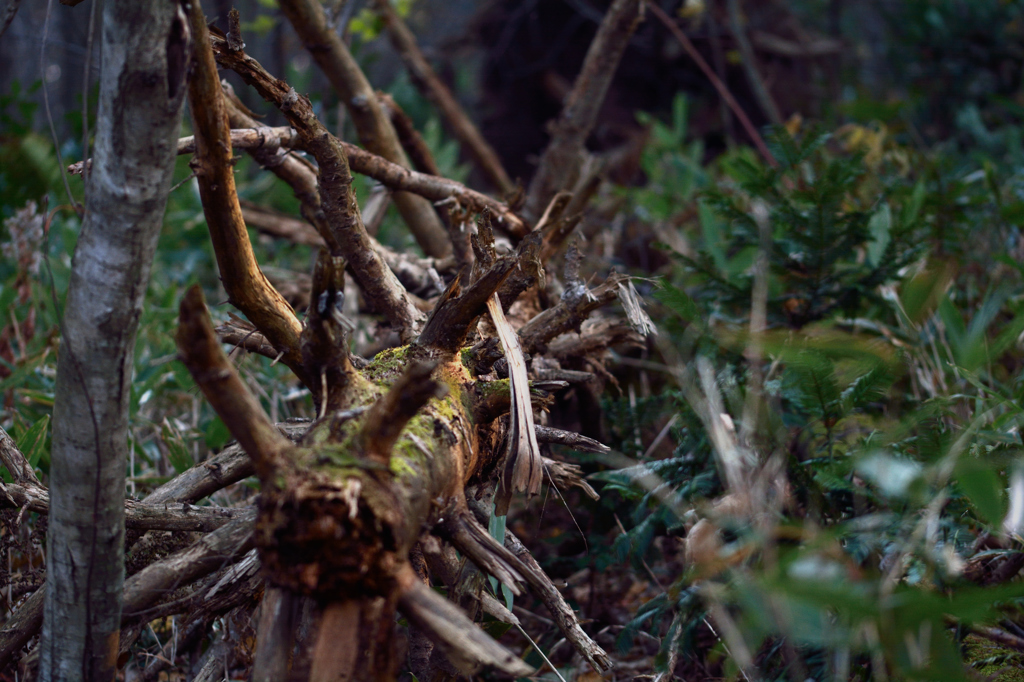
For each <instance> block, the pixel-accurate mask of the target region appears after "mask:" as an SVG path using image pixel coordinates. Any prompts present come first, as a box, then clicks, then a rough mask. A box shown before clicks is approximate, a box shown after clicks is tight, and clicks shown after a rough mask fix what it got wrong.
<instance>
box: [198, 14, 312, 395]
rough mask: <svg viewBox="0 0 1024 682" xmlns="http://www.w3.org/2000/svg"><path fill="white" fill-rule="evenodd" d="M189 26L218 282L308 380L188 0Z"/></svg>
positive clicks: (205, 35)
mask: <svg viewBox="0 0 1024 682" xmlns="http://www.w3.org/2000/svg"><path fill="white" fill-rule="evenodd" d="M192 30H193V33H194V34H195V38H196V58H195V67H194V69H193V72H192V75H191V77H190V78H189V110H190V111H191V112H192V123H193V129H194V131H195V133H196V157H195V158H194V159H193V165H194V167H195V169H196V172H197V179H198V181H199V193H200V196H201V197H202V202H203V211H204V213H205V214H206V222H207V224H208V225H209V228H210V238H211V240H212V241H213V249H214V252H215V253H216V256H217V265H218V267H219V268H220V275H221V282H223V284H224V289H225V290H226V291H227V293H228V298H229V300H230V301H231V303H232V304H233V305H234V306H235V307H236V308H238V309H239V310H241V311H242V312H243V313H245V315H246V317H248V318H249V320H250V321H251V322H252V323H253V324H255V325H256V327H257V329H259V330H260V331H261V332H263V334H264V336H266V337H267V339H268V340H269V341H270V342H271V343H272V344H273V345H274V346H275V347H276V348H277V349H278V351H279V352H282V353H283V355H282V357H281V360H282V362H284V364H285V365H287V366H288V367H289V368H290V369H292V371H294V372H295V374H296V375H298V376H299V378H300V379H302V381H303V383H304V384H306V385H307V386H312V383H311V382H312V380H313V378H312V377H307V376H306V375H305V372H304V371H303V367H302V354H301V352H300V347H299V334H300V333H301V332H302V326H301V324H300V323H299V320H298V318H296V317H295V313H294V312H293V311H292V309H291V306H289V305H288V303H287V301H285V300H284V298H283V297H282V296H281V294H280V293H278V291H277V290H276V289H274V287H273V286H271V284H270V282H268V281H267V278H266V277H265V276H264V275H263V272H262V271H261V270H260V268H259V264H257V262H256V257H255V255H254V254H253V251H252V244H251V243H250V242H249V233H248V231H247V230H246V229H245V221H244V220H243V219H242V209H241V207H240V206H239V204H238V194H237V192H236V191H235V176H234V170H233V165H234V162H233V160H232V157H231V136H230V129H229V128H228V121H227V112H226V109H225V106H224V96H223V94H222V92H221V87H220V80H219V79H218V77H217V64H216V62H215V61H214V59H213V53H212V52H211V50H210V47H209V45H210V40H209V30H208V28H207V25H206V19H205V18H204V17H203V11H202V7H201V6H200V4H199V3H198V2H196V3H193V4H192Z"/></svg>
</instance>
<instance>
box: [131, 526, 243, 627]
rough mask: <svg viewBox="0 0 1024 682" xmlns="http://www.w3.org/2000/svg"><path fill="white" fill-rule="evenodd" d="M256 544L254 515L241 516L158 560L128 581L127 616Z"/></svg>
mask: <svg viewBox="0 0 1024 682" xmlns="http://www.w3.org/2000/svg"><path fill="white" fill-rule="evenodd" d="M253 546H254V537H253V523H252V519H251V518H240V519H235V520H234V521H231V522H230V523H227V524H225V525H224V526H222V527H221V528H219V529H217V530H215V531H213V532H212V533H209V534H207V535H204V536H203V537H202V538H201V539H200V540H199V541H198V542H196V543H195V544H194V545H192V546H191V547H188V548H186V549H183V550H181V551H180V552H175V553H174V554H172V555H171V556H169V557H166V558H164V559H161V560H160V561H157V562H154V563H152V564H150V565H149V566H147V567H146V568H144V569H142V570H141V571H139V572H138V573H136V574H135V575H133V576H132V577H131V578H129V579H128V580H126V581H125V585H124V612H123V614H124V617H125V618H130V617H132V616H134V615H137V614H139V612H140V611H142V610H143V609H146V608H147V607H149V606H151V605H153V604H155V603H156V602H157V601H159V600H160V599H161V598H162V597H163V596H164V595H166V594H167V593H168V592H170V591H171V590H173V589H175V588H178V587H180V586H182V585H187V584H189V583H190V582H193V581H194V580H196V579H197V578H201V577H203V576H205V575H208V574H210V573H212V572H214V571H216V570H218V569H220V568H222V567H223V566H225V565H227V564H230V563H234V562H235V561H237V560H238V559H240V558H242V556H244V555H245V554H246V552H248V551H249V550H250V549H252V547H253Z"/></svg>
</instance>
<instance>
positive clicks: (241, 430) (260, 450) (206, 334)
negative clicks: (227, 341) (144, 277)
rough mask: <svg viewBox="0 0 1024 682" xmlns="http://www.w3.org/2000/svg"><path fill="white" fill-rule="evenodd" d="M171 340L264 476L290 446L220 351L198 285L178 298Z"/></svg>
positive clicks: (271, 470)
mask: <svg viewBox="0 0 1024 682" xmlns="http://www.w3.org/2000/svg"><path fill="white" fill-rule="evenodd" d="M177 342H178V351H179V353H181V358H182V362H184V363H185V366H186V367H188V370H189V372H191V373H192V376H193V378H194V379H195V380H196V383H197V384H198V385H199V388H200V389H201V390H202V391H203V394H204V395H205V396H206V399H207V400H208V401H209V402H210V405H212V406H213V409H214V410H216V411H217V414H218V415H220V418H221V419H223V420H224V423H225V424H226V425H227V427H228V430H229V431H231V434H232V435H233V436H234V437H235V438H237V439H238V442H239V443H241V445H242V448H243V449H245V451H246V452H247V453H249V456H250V457H251V458H252V461H253V465H254V466H255V468H256V473H257V474H258V475H259V477H260V479H261V480H264V481H265V480H268V479H270V478H271V477H272V476H273V475H274V473H275V471H277V470H278V469H279V468H280V467H281V464H282V462H283V461H284V459H285V458H286V457H287V453H288V452H289V451H290V450H291V449H292V448H293V446H292V444H291V443H290V442H289V441H288V439H287V438H285V437H284V436H282V435H281V433H280V432H279V431H278V430H277V428H276V427H275V426H274V425H273V424H272V423H271V422H270V420H269V419H268V418H267V415H266V414H265V413H264V412H263V408H262V407H260V404H259V403H258V402H257V401H256V399H255V398H254V397H253V396H252V394H251V393H250V392H249V390H248V389H247V388H246V386H245V384H244V383H243V382H242V379H241V378H240V377H239V376H238V372H237V371H235V368H234V367H232V365H231V362H230V361H229V360H228V358H227V356H226V355H224V351H223V350H221V347H220V340H219V339H218V338H217V335H216V333H215V332H214V331H213V323H211V322H210V316H209V314H208V313H207V311H206V302H205V301H204V300H203V293H202V291H201V290H200V289H199V287H198V286H193V287H191V288H190V289H189V290H188V292H187V293H186V294H185V297H184V298H183V299H182V301H181V316H180V320H179V323H178V334H177Z"/></svg>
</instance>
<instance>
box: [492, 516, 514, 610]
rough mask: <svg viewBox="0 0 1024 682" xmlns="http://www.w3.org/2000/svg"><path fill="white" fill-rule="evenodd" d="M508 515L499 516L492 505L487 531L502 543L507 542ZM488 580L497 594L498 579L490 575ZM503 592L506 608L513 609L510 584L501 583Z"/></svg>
mask: <svg viewBox="0 0 1024 682" xmlns="http://www.w3.org/2000/svg"><path fill="white" fill-rule="evenodd" d="M507 518H508V517H507V516H498V515H496V514H495V513H494V507H493V505H492V507H491V518H490V519H488V521H487V532H488V533H490V534H491V537H492V538H494V539H495V540H497V541H498V542H500V543H501V544H502V545H504V544H505V521H506V519H507ZM487 579H488V582H490V584H491V591H493V592H494V593H495V594H497V593H498V581H497V579H496V578H494V576H488V578H487ZM501 594H502V596H503V597H505V608H507V609H508V610H509V611H511V610H512V599H513V596H514V595H513V594H512V590H510V589H509V587H508V585H505V584H504V583H502V584H501Z"/></svg>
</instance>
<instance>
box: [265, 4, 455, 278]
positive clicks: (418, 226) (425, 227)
mask: <svg viewBox="0 0 1024 682" xmlns="http://www.w3.org/2000/svg"><path fill="white" fill-rule="evenodd" d="M281 11H282V12H283V13H284V15H285V16H286V17H287V18H288V21H289V22H290V23H291V25H292V27H293V28H294V29H295V32H296V33H297V34H298V36H299V39H300V40H301V41H302V43H303V45H305V46H306V49H308V50H309V52H310V54H311V55H312V56H313V60H314V61H316V63H317V65H318V66H319V67H320V69H321V70H322V71H323V72H324V75H326V76H327V79H328V80H329V81H330V82H331V85H333V86H334V89H335V90H336V91H337V93H338V95H339V96H340V97H341V100H342V101H343V102H344V103H345V106H346V107H347V108H348V112H349V115H350V116H351V117H352V122H353V123H354V124H355V127H356V132H357V133H358V134H359V141H360V142H362V143H363V144H364V145H365V146H366V148H367V149H368V150H370V151H371V152H373V153H374V154H378V155H380V156H382V157H384V158H385V159H387V160H388V161H390V162H392V163H395V164H398V165H399V166H402V167H406V168H408V166H409V162H408V160H407V159H406V158H405V154H404V153H403V152H402V147H401V145H399V143H398V137H397V136H396V135H395V130H394V128H393V127H392V126H391V122H390V121H389V120H388V117H387V116H385V115H384V112H383V111H382V110H381V108H380V104H379V103H378V102H377V97H376V94H375V93H374V90H373V88H372V87H370V83H369V82H368V81H367V80H366V76H365V75H364V74H363V72H362V70H361V69H360V68H359V65H358V64H357V63H356V61H355V59H353V57H352V54H351V53H350V52H349V51H348V47H347V46H346V45H345V43H344V42H343V41H342V40H341V37H340V36H339V35H338V33H337V32H336V31H334V30H333V29H332V28H331V27H330V26H329V25H328V22H327V15H326V14H325V13H324V9H323V5H321V4H320V2H319V1H318V0H282V2H281ZM394 201H395V205H396V206H397V207H398V211H399V213H401V214H402V218H403V219H404V220H405V222H406V224H407V225H408V226H409V230H410V231H411V232H412V234H413V236H414V237H415V238H416V242H417V243H418V244H419V245H420V247H421V248H422V249H423V251H424V253H426V254H427V255H428V256H433V257H435V258H441V257H444V256H446V255H448V253H449V252H450V251H451V245H450V244H449V243H448V238H447V235H446V234H445V230H444V226H443V225H441V221H440V219H438V217H437V214H436V213H435V212H434V207H433V206H431V205H430V202H428V201H425V200H424V199H422V198H420V197H417V196H414V195H411V194H409V193H407V192H396V193H395V196H394Z"/></svg>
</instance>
